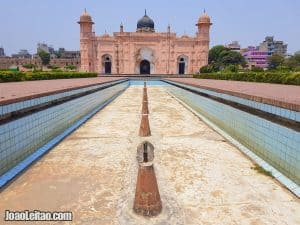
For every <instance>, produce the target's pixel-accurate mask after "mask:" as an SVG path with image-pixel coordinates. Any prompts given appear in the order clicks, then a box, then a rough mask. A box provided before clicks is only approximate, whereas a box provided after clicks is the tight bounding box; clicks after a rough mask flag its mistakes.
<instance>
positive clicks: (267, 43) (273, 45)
mask: <svg viewBox="0 0 300 225" xmlns="http://www.w3.org/2000/svg"><path fill="white" fill-rule="evenodd" d="M259 50H260V51H264V52H268V55H269V56H272V55H274V54H276V55H282V56H285V55H286V54H287V44H284V42H283V41H275V40H274V37H272V36H268V37H266V38H265V40H264V41H263V42H262V43H261V44H260V46H259Z"/></svg>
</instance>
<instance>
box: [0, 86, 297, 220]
mask: <svg viewBox="0 0 300 225" xmlns="http://www.w3.org/2000/svg"><path fill="white" fill-rule="evenodd" d="M148 95H149V109H150V117H149V119H150V126H151V130H152V134H153V136H152V137H150V138H149V139H147V140H149V141H150V142H151V143H152V144H154V146H155V161H154V163H155V164H154V165H155V170H156V175H157V179H158V184H159V189H160V192H161V195H162V201H163V204H164V202H165V204H166V201H168V204H169V205H168V206H170V207H171V208H172V210H173V211H172V212H173V217H172V218H168V221H173V222H172V223H171V222H168V224H195V225H199V224H213V225H216V224H220V225H221V224H222V225H224V224H238V225H241V224H249V225H256V224H257V225H263V224H270V225H271V224H272V225H274V224H288V225H293V224H295V225H296V224H300V213H299V212H300V200H299V199H297V198H296V197H295V196H293V195H292V194H291V193H290V192H288V191H287V190H286V189H285V188H283V187H282V186H281V185H280V184H278V183H277V182H276V181H275V180H273V179H272V178H270V177H267V176H265V175H262V174H259V173H257V172H256V171H255V170H253V169H251V167H253V166H254V165H253V164H252V163H251V162H250V161H249V160H248V159H247V158H246V157H245V156H244V155H242V154H241V153H240V152H239V151H238V150H237V149H236V148H235V147H233V146H232V145H230V144H229V143H227V142H226V141H225V140H224V138H222V137H221V136H220V135H218V134H217V133H216V132H214V131H213V130H212V129H211V128H209V127H207V126H206V125H205V124H204V123H203V122H202V121H200V120H199V119H198V117H196V116H195V115H193V114H192V113H191V112H190V111H188V110H187V109H186V108H185V107H183V106H182V105H181V104H180V103H179V102H178V101H176V100H175V99H174V98H173V97H172V96H170V95H169V94H167V92H166V90H165V89H164V88H163V87H148ZM141 103H142V86H140V87H135V86H131V87H130V88H129V89H127V90H126V91H125V93H124V94H122V95H121V96H120V97H118V98H117V99H116V100H115V101H114V102H112V103H111V104H110V105H108V106H107V107H106V108H105V109H103V110H102V111H100V112H99V113H98V114H96V115H95V116H94V117H93V118H92V119H91V120H89V121H88V122H87V123H86V124H84V125H83V126H82V127H80V128H79V129H78V130H77V131H75V132H74V133H73V134H72V135H70V136H69V137H68V138H67V139H65V140H64V141H63V142H62V143H61V144H59V145H58V146H57V147H55V148H54V149H53V150H52V151H50V152H49V153H48V154H47V155H45V156H44V157H43V158H42V159H41V160H39V161H38V162H37V163H36V164H34V165H33V166H32V167H31V168H30V169H28V170H27V171H26V172H25V173H24V174H22V175H21V176H20V177H19V178H18V179H16V180H15V181H14V182H13V183H12V184H11V185H10V186H8V187H7V188H6V189H4V190H3V191H2V192H1V193H0V218H1V219H2V218H4V215H3V214H4V210H5V209H10V210H25V209H29V210H34V209H38V210H47V211H65V210H68V211H72V212H73V215H74V221H73V223H68V222H65V223H53V222H51V223H28V224H76V225H77V224H78V225H94V224H95V225H96V224H97V225H101V224H105V225H110V224H116V225H117V224H126V225H128V224H129V223H126V218H125V217H124V214H125V213H127V212H126V210H130V209H131V207H132V205H131V204H132V201H133V196H134V191H135V190H134V187H135V182H136V176H137V174H136V172H137V163H136V158H135V157H136V148H137V145H138V144H139V143H141V142H142V140H144V139H142V138H139V137H138V130H139V123H140V111H141ZM163 216H164V215H161V217H163ZM127 218H128V217H127ZM134 219H135V220H136V221H137V222H136V224H137V225H143V224H147V225H148V224H158V223H157V220H145V219H144V218H141V217H136V218H134ZM0 224H24V223H4V221H2V220H1V221H0ZM160 224H164V225H165V224H166V223H160Z"/></svg>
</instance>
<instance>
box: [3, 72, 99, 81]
mask: <svg viewBox="0 0 300 225" xmlns="http://www.w3.org/2000/svg"><path fill="white" fill-rule="evenodd" d="M87 77H97V73H86V72H75V71H71V72H52V71H51V72H40V71H34V72H31V71H30V72H12V71H0V82H13V81H25V80H53V79H69V78H87Z"/></svg>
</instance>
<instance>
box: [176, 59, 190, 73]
mask: <svg viewBox="0 0 300 225" xmlns="http://www.w3.org/2000/svg"><path fill="white" fill-rule="evenodd" d="M187 61H188V58H187V56H184V55H183V56H179V57H178V74H186V72H187Z"/></svg>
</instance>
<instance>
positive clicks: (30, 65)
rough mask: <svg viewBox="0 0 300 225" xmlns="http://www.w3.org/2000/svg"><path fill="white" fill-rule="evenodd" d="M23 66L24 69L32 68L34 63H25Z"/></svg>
mask: <svg viewBox="0 0 300 225" xmlns="http://www.w3.org/2000/svg"><path fill="white" fill-rule="evenodd" d="M22 66H23V67H24V68H26V69H32V68H35V67H36V65H34V64H32V63H25V64H23V65H22Z"/></svg>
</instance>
